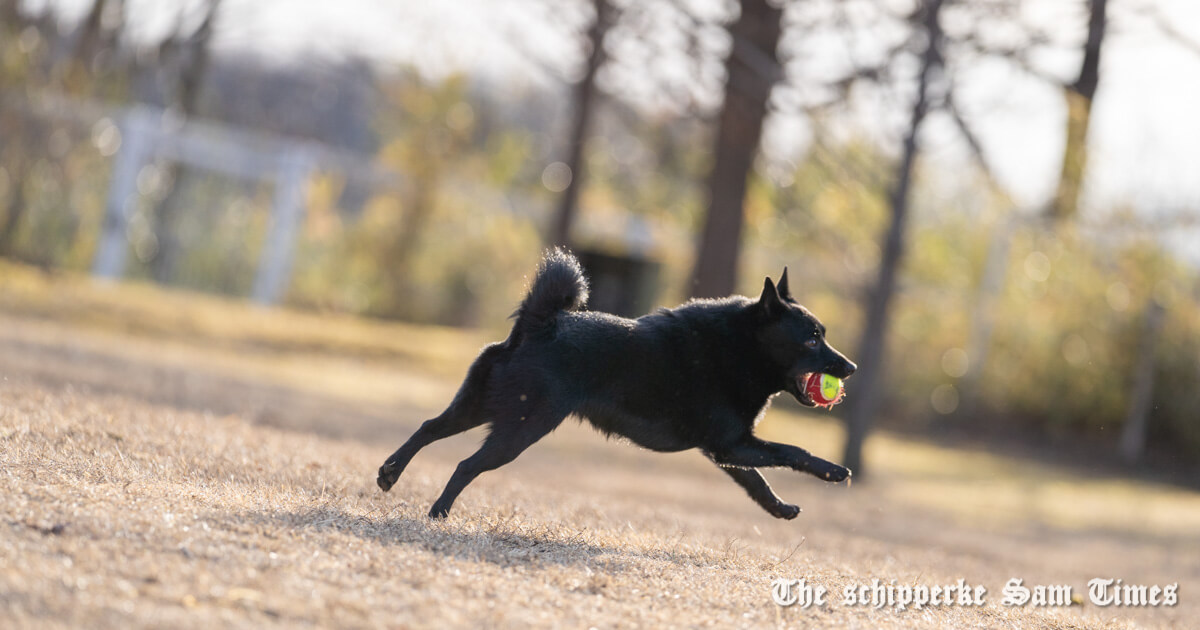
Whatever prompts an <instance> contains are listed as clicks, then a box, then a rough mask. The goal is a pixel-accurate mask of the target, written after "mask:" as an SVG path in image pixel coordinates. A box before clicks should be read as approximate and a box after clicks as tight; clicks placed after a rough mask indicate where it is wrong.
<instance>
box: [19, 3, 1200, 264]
mask: <svg viewBox="0 0 1200 630" xmlns="http://www.w3.org/2000/svg"><path fill="white" fill-rule="evenodd" d="M41 1H43V2H45V1H50V2H54V3H55V4H57V5H58V6H59V7H60V8H61V9H62V11H63V13H64V14H65V15H67V16H72V15H75V16H77V15H80V14H81V13H82V11H83V10H84V9H85V8H86V6H87V5H89V4H90V1H89V0H41ZM127 1H128V2H129V3H130V5H131V8H132V9H133V14H134V16H135V23H134V24H133V26H134V28H135V29H137V32H138V33H140V34H141V35H142V36H151V35H152V34H153V33H156V32H161V31H162V30H163V29H166V28H169V27H170V26H171V25H172V24H173V22H174V20H175V19H176V17H175V16H176V13H177V10H178V7H179V6H181V5H184V6H186V5H188V4H189V2H190V3H191V4H195V0H127ZM698 1H699V2H700V3H701V4H702V3H703V2H704V1H705V0H698ZM1056 2H1057V4H1058V5H1060V6H1061V5H1063V4H1064V3H1063V0H1034V2H1033V3H1028V2H1027V4H1033V6H1035V7H1038V8H1043V7H1053V6H1055V3H1056ZM225 3H226V4H225V7H224V8H223V11H224V13H223V14H222V19H221V23H220V26H219V30H218V39H217V41H216V46H217V48H218V50H220V51H226V52H245V51H249V52H253V53H254V54H257V55H260V56H263V57H267V58H270V59H276V60H279V61H283V62H287V61H292V60H298V59H309V58H314V57H317V58H320V57H329V58H337V57H339V56H342V55H346V54H354V55H358V56H363V57H367V58H371V59H376V60H378V61H380V62H381V63H384V64H399V63H404V64H408V63H412V64H415V65H417V66H418V67H421V68H422V69H424V70H426V71H428V72H430V73H433V74H439V73H445V72H449V71H455V70H464V71H467V72H474V73H478V74H484V75H488V76H490V77H492V78H498V79H500V80H502V81H508V82H514V83H545V82H548V81H550V79H548V77H547V75H546V74H545V73H544V72H541V71H539V70H537V69H535V68H533V66H532V65H531V64H530V63H529V62H528V55H529V54H530V53H533V54H538V55H542V54H544V55H545V57H544V58H546V59H550V60H551V61H553V60H555V59H559V58H563V57H566V58H570V57H572V55H573V51H572V50H571V46H572V45H573V44H572V40H571V39H570V38H569V37H566V36H564V32H569V28H567V27H564V26H563V25H556V24H550V23H547V21H546V20H545V19H544V18H541V17H538V16H539V15H542V12H540V11H538V10H535V9H536V7H537V5H539V2H538V1H537V0H455V1H453V2H448V1H447V2H437V1H429V0H424V1H422V0H339V1H338V2H325V1H319V0H225ZM1143 4H1155V5H1157V6H1158V7H1159V9H1160V10H1161V11H1162V13H1163V14H1164V15H1166V16H1169V19H1170V20H1171V22H1172V24H1174V25H1175V27H1176V28H1177V29H1178V30H1180V31H1182V32H1183V33H1185V34H1186V35H1188V36H1190V38H1191V39H1192V40H1193V41H1196V42H1200V2H1196V0H1110V7H1111V8H1110V15H1111V16H1112V18H1111V21H1110V24H1111V25H1112V26H1111V27H1110V32H1109V38H1108V40H1107V41H1106V43H1105V48H1104V51H1103V57H1102V73H1101V86H1100V91H1099V93H1098V94H1097V98H1096V105H1095V108H1094V113H1093V120H1092V130H1091V136H1090V138H1089V144H1090V154H1089V170H1088V174H1087V178H1088V179H1087V187H1086V191H1085V202H1084V203H1085V205H1086V204H1087V203H1088V201H1089V200H1090V201H1091V202H1093V205H1094V206H1097V207H1115V206H1134V207H1136V208H1138V209H1139V210H1140V211H1141V212H1143V213H1151V214H1159V213H1168V214H1170V213H1177V212H1187V213H1190V214H1192V215H1195V216H1200V176H1198V175H1197V174H1198V173H1200V115H1198V113H1200V46H1198V47H1197V50H1196V51H1190V50H1188V49H1186V48H1185V47H1183V46H1180V45H1179V44H1178V43H1175V42H1173V41H1171V40H1170V39H1169V38H1167V37H1165V36H1163V35H1162V34H1160V33H1158V32H1157V31H1156V30H1155V29H1154V28H1152V27H1151V26H1150V25H1149V24H1148V23H1146V22H1145V21H1144V20H1140V21H1139V20H1137V19H1130V18H1128V17H1126V16H1128V14H1129V13H1130V11H1129V9H1130V8H1131V7H1135V6H1139V5H1143ZM1041 19H1043V20H1045V24H1046V25H1047V26H1048V27H1050V28H1056V20H1057V21H1063V20H1064V14H1063V12H1062V11H1061V10H1059V11H1058V12H1055V10H1051V9H1047V10H1045V11H1044V12H1043V17H1042V18H1041ZM1068 27H1069V25H1068V26H1061V27H1058V28H1068ZM514 42H518V45H514ZM1046 67H1047V68H1050V69H1051V70H1052V71H1055V72H1056V73H1057V74H1059V75H1060V76H1063V77H1070V76H1071V75H1072V73H1073V72H1075V71H1077V70H1076V69H1077V67H1078V59H1077V58H1075V59H1072V58H1070V56H1069V55H1067V56H1065V57H1064V58H1062V59H1057V60H1054V59H1052V60H1049V61H1047V62H1046ZM1071 78H1073V77H1071ZM960 105H961V107H962V109H963V110H964V111H966V112H967V113H968V115H969V116H970V117H971V118H972V119H973V122H974V123H975V124H976V128H977V130H978V132H979V136H980V138H981V140H982V143H983V145H984V149H985V151H986V152H987V154H988V157H989V161H990V163H991V165H992V167H993V169H994V171H995V173H996V174H997V176H998V178H999V180H1000V182H1001V183H1002V184H1003V185H1004V186H1005V187H1006V189H1008V191H1009V192H1010V194H1011V195H1012V196H1013V197H1014V199H1015V200H1016V201H1017V202H1018V204H1019V205H1021V206H1024V207H1028V208H1035V207H1038V206H1040V205H1042V204H1044V203H1045V202H1046V200H1047V199H1049V197H1050V196H1051V194H1052V192H1053V188H1054V185H1055V183H1056V181H1057V175H1058V168H1059V160H1060V159H1061V152H1062V147H1063V142H1064V140H1063V137H1062V130H1063V119H1064V116H1065V105H1064V103H1063V99H1062V95H1061V93H1060V92H1058V91H1057V90H1054V89H1052V88H1050V87H1048V86H1047V85H1045V84H1043V83H1040V82H1038V81H1037V80H1034V79H1030V78H1028V77H1025V76H1021V75H1020V73H1019V72H1016V71H1013V70H1011V69H1004V68H980V69H979V70H978V71H977V72H975V74H974V76H973V77H972V79H971V81H970V84H969V86H967V89H966V90H965V91H964V96H963V98H962V102H961V103H960ZM892 113H893V114H894V113H895V112H892ZM972 113H974V115H972ZM893 118H894V116H893ZM879 119H880V120H885V119H887V117H886V116H880V117H879ZM805 124H806V122H805V121H799V120H786V119H785V120H777V121H775V122H774V123H773V128H772V129H771V130H769V133H768V134H767V136H768V138H769V141H768V146H767V147H766V150H767V151H768V152H772V153H777V154H778V153H787V152H788V151H790V150H795V151H796V152H801V151H803V146H804V142H805V138H806V137H807V134H806V133H805V132H804V125H805ZM880 132H881V134H882V135H883V136H884V137H886V135H887V134H888V133H892V132H894V130H892V129H888V128H886V125H884V128H882V129H881V130H880ZM923 139H924V140H925V142H926V144H927V147H928V148H929V154H930V155H931V156H933V158H934V159H942V160H945V161H946V162H947V164H954V163H960V162H961V161H962V160H964V159H967V154H966V153H965V148H964V145H962V143H961V142H960V141H959V140H958V139H957V138H956V137H955V135H954V133H953V132H952V131H950V130H949V127H948V126H947V125H945V124H942V125H940V126H939V125H938V124H936V123H934V124H931V125H930V126H929V129H927V131H926V133H925V137H924V138H923ZM1181 238H1182V239H1185V241H1186V242H1183V243H1182V244H1183V245H1184V246H1185V249H1189V250H1191V251H1190V252H1189V256H1194V257H1195V258H1196V260H1198V261H1200V232H1197V231H1195V230H1191V231H1185V232H1181V233H1180V236H1178V237H1176V240H1177V241H1179V239H1181ZM1189 244H1190V245H1189Z"/></svg>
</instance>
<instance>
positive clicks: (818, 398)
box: [804, 372, 846, 407]
mask: <svg viewBox="0 0 1200 630" xmlns="http://www.w3.org/2000/svg"><path fill="white" fill-rule="evenodd" d="M845 391H846V390H845V388H844V387H843V386H842V379H840V378H838V377H836V376H832V375H830V374H818V373H816V372H813V373H812V374H809V375H808V380H807V382H806V383H805V384H804V393H806V394H808V396H809V398H812V401H813V402H814V403H816V404H817V406H818V407H832V406H834V405H836V404H838V403H840V402H842V398H843V394H844V393H845Z"/></svg>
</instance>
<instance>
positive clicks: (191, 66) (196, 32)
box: [97, 0, 221, 284]
mask: <svg viewBox="0 0 1200 630" xmlns="http://www.w3.org/2000/svg"><path fill="white" fill-rule="evenodd" d="M97 1H98V2H99V1H102V0H97ZM220 8H221V0H207V2H205V4H204V5H203V6H202V7H201V10H202V11H203V13H202V14H201V18H200V24H199V25H198V26H196V27H195V28H194V29H193V30H192V31H191V33H186V31H185V29H186V27H185V23H186V20H185V19H184V14H183V13H182V12H181V13H180V15H179V18H178V19H177V21H176V26H175V29H174V31H173V32H172V33H171V35H170V36H168V37H167V38H166V39H164V40H163V41H162V42H161V43H160V44H159V47H158V49H159V54H158V59H159V62H160V68H163V69H165V68H171V69H173V70H172V71H171V72H170V74H169V76H167V77H165V79H166V80H167V81H168V82H169V83H170V87H169V88H168V89H167V90H165V93H166V95H167V106H168V107H169V108H171V109H172V110H174V111H175V112H176V113H177V114H178V115H179V116H181V117H182V118H183V119H184V120H187V119H188V118H192V117H193V116H195V115H196V114H197V113H198V112H199V108H200V94H201V89H202V87H203V85H204V81H205V78H206V77H207V75H208V70H209V62H210V55H211V51H210V48H211V46H212V38H213V33H214V31H215V28H216V21H217V18H218V15H219V11H220ZM164 171H165V172H164V174H163V175H164V176H163V178H162V181H165V182H168V185H169V186H170V187H171V188H170V190H169V191H168V192H167V194H166V195H165V196H164V197H163V198H162V201H161V202H160V203H159V204H158V208H157V209H156V211H155V228H154V236H155V240H156V242H157V251H156V252H155V255H154V257H153V258H152V259H151V261H150V274H151V276H152V277H153V278H154V280H155V281H156V282H158V283H160V284H167V283H170V282H171V281H172V280H173V279H174V278H175V275H176V273H177V268H178V266H179V259H180V254H181V252H180V249H181V240H180V234H179V226H178V224H179V218H180V213H181V212H183V210H184V209H185V208H184V204H185V201H184V191H185V190H186V188H187V186H188V183H189V181H190V180H191V179H192V175H191V169H188V168H185V167H183V166H182V165H180V164H178V163H171V164H170V165H168V166H166V167H164Z"/></svg>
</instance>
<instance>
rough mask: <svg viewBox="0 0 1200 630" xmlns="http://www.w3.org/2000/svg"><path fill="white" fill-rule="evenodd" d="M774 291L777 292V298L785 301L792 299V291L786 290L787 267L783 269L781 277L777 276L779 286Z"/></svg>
mask: <svg viewBox="0 0 1200 630" xmlns="http://www.w3.org/2000/svg"><path fill="white" fill-rule="evenodd" d="M776 290H777V291H779V297H781V298H783V299H785V300H790V299H792V291H791V289H789V288H788V278H787V267H784V268H783V275H781V276H779V285H778V286H777V287H776Z"/></svg>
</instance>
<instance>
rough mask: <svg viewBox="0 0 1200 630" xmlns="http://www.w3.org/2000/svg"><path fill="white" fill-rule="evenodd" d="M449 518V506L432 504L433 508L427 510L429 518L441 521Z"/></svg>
mask: <svg viewBox="0 0 1200 630" xmlns="http://www.w3.org/2000/svg"><path fill="white" fill-rule="evenodd" d="M447 516H450V506H448V505H442V504H440V503H434V504H433V507H431V508H429V518H434V519H443V518H446V517H447Z"/></svg>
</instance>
